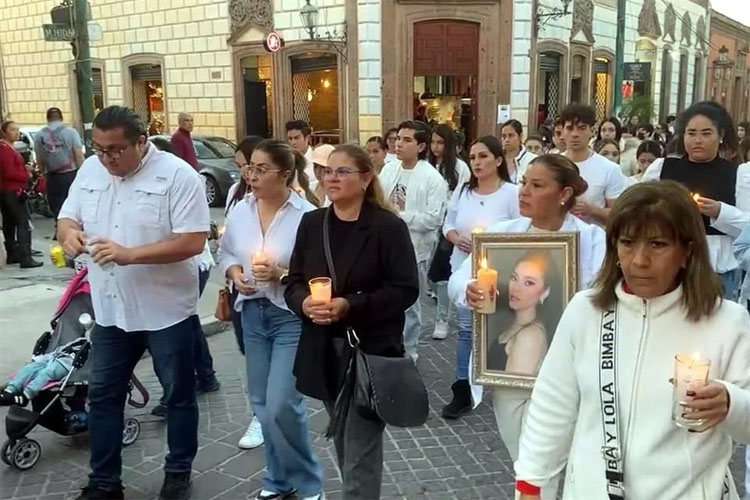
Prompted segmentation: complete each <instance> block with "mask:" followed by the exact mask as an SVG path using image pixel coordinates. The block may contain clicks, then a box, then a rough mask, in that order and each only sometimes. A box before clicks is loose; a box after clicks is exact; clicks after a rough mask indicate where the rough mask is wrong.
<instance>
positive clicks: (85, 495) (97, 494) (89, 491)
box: [76, 486, 125, 500]
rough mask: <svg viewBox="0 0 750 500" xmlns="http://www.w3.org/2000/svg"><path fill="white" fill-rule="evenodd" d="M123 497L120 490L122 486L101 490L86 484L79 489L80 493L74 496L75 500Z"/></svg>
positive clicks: (120, 499) (106, 499)
mask: <svg viewBox="0 0 750 500" xmlns="http://www.w3.org/2000/svg"><path fill="white" fill-rule="evenodd" d="M124 498H125V495H124V494H123V492H122V488H119V489H116V490H103V489H101V488H92V487H91V486H86V487H85V488H84V489H83V490H81V494H80V495H78V496H77V497H76V500H124Z"/></svg>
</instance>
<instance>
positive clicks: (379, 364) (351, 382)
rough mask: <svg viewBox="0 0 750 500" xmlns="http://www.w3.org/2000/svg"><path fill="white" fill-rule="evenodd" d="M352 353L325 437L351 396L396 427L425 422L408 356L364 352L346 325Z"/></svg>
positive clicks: (419, 385)
mask: <svg viewBox="0 0 750 500" xmlns="http://www.w3.org/2000/svg"><path fill="white" fill-rule="evenodd" d="M330 210H331V209H330V208H329V209H328V210H327V211H326V213H325V216H324V217H323V246H324V249H325V254H326V261H327V263H328V271H329V272H330V274H331V284H332V285H333V290H334V292H336V291H337V290H338V284H337V282H336V269H335V267H334V265H333V258H332V256H331V242H330V238H329V224H330ZM346 336H347V341H348V343H349V347H350V348H351V355H350V356H349V359H348V361H346V363H347V366H346V372H345V375H344V381H343V383H342V385H341V387H340V389H339V393H338V395H337V397H336V403H335V406H334V412H333V415H331V422H330V424H329V427H328V431H327V432H326V436H328V437H331V436H333V435H334V434H335V431H336V429H337V428H339V426H341V425H342V424H343V422H345V421H346V415H347V412H348V411H349V404H350V401H351V398H352V397H354V407H355V409H356V410H357V412H358V413H360V414H361V415H362V416H363V417H365V418H378V419H380V420H382V421H383V422H385V423H386V424H389V425H394V426H396V427H418V426H421V425H423V424H424V423H425V422H426V421H427V414H428V413H429V403H428V400H427V389H426V388H425V386H424V382H423V381H422V377H421V376H420V375H419V371H417V367H416V366H415V365H414V362H413V361H412V360H411V358H404V357H401V358H389V357H385V356H376V355H373V354H367V353H365V352H364V351H362V349H360V348H359V337H357V333H356V332H355V331H354V329H353V328H352V327H350V326H347V328H346Z"/></svg>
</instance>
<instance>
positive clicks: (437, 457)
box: [0, 303, 744, 500]
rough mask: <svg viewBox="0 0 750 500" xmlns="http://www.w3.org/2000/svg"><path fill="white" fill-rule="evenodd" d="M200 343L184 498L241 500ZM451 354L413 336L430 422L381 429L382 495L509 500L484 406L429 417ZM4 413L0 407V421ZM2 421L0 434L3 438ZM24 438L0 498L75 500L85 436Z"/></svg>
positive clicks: (225, 393)
mask: <svg viewBox="0 0 750 500" xmlns="http://www.w3.org/2000/svg"><path fill="white" fill-rule="evenodd" d="M425 306H426V307H425V310H426V312H427V314H425V317H426V318H428V319H427V321H428V322H429V323H428V325H429V326H431V321H432V320H431V319H429V318H430V317H431V316H432V314H434V312H433V311H434V307H433V305H432V304H431V303H430V304H427V303H425ZM209 345H210V346H211V350H212V352H213V356H214V362H215V364H216V367H217V371H218V376H219V378H220V380H221V382H222V388H221V390H220V391H219V392H217V393H214V394H209V395H202V396H199V405H200V412H201V417H200V428H199V429H200V435H199V446H200V449H199V451H198V456H197V458H196V460H195V463H194V466H193V468H194V473H193V496H192V498H193V499H195V500H209V499H223V500H240V499H243V500H244V499H250V498H253V497H252V495H253V494H254V493H255V492H256V491H257V489H259V488H260V478H261V477H262V474H263V467H264V460H263V453H262V449H256V450H250V451H242V450H240V449H238V448H237V441H238V440H239V438H240V437H241V436H242V434H243V433H244V431H245V428H246V426H247V425H248V424H249V421H250V416H249V414H248V405H247V402H246V397H245V391H246V384H245V369H244V362H243V359H242V358H241V356H240V354H239V353H238V351H237V348H236V344H235V339H234V335H233V333H232V332H231V331H225V332H223V333H221V334H218V335H214V336H212V337H210V338H209ZM454 352H455V340H446V341H442V342H440V341H433V340H431V339H430V338H429V335H428V334H427V332H425V335H423V338H422V342H421V345H420V348H419V353H420V358H419V368H420V371H421V372H422V374H423V376H424V379H425V382H426V385H427V388H428V390H429V396H430V406H431V411H430V418H429V420H428V422H427V424H426V425H425V426H424V427H421V428H417V429H409V430H406V429H397V428H389V429H388V430H387V435H386V443H385V457H384V458H385V474H384V477H383V491H382V494H383V498H406V499H445V500H447V499H471V500H474V499H483V498H488V499H510V498H513V475H512V463H511V460H510V457H509V456H508V453H507V451H506V449H505V447H504V446H503V444H502V442H501V441H500V438H499V435H498V433H497V429H496V425H495V419H494V416H493V414H492V411H491V408H490V405H488V404H487V403H483V404H482V405H480V406H479V408H478V409H477V410H476V411H475V412H474V413H472V414H470V415H468V416H466V417H465V418H463V419H461V420H458V421H452V422H449V421H445V420H443V419H442V418H440V415H439V412H440V410H441V408H442V406H443V405H444V404H445V403H446V402H447V400H448V399H449V398H450V384H451V383H452V382H453V374H454V369H453V364H454ZM137 373H138V375H139V377H141V380H143V381H144V383H145V385H146V387H147V388H148V389H149V391H150V392H151V397H152V401H153V402H152V403H150V404H149V405H148V407H147V408H146V409H144V410H136V411H134V410H133V409H132V408H130V409H128V411H127V413H128V414H129V415H133V416H137V417H138V418H139V420H140V421H141V425H142V431H141V436H140V438H139V440H138V441H137V442H136V443H135V444H133V445H132V446H131V447H129V448H127V449H125V450H124V451H123V481H124V482H125V485H126V490H125V493H126V498H129V499H151V498H155V496H156V495H157V494H158V490H159V488H160V486H161V482H162V479H163V472H162V464H163V460H164V456H165V452H166V448H165V446H166V445H165V443H166V433H165V426H164V424H163V423H162V422H160V421H159V420H157V419H155V418H154V417H152V416H151V415H150V414H149V410H150V409H151V407H152V406H153V404H155V401H156V400H157V399H158V397H159V395H160V393H161V390H160V388H159V387H158V382H157V381H156V379H155V377H154V375H153V371H152V367H151V362H150V360H149V359H144V360H142V361H141V363H140V364H139V365H138V368H137ZM309 408H310V414H311V417H310V418H311V430H312V432H313V439H314V445H315V449H316V451H317V453H318V455H319V457H320V460H321V462H322V464H323V468H324V471H325V491H326V494H327V497H328V498H329V499H339V498H341V491H340V490H341V483H340V476H339V473H338V470H337V468H336V465H335V458H334V457H335V452H334V449H333V444H332V443H331V442H329V441H327V440H325V439H324V438H323V437H322V433H323V432H324V430H325V427H326V424H327V416H326V414H325V411H323V410H322V409H321V406H320V404H318V403H317V402H315V401H309ZM5 412H6V411H5V410H2V411H1V412H0V417H4V415H5ZM2 420H3V422H2V423H0V431H2V432H3V434H4V418H3V419H2ZM31 437H33V438H34V439H37V440H38V441H39V442H40V443H41V445H42V458H41V459H40V461H39V463H38V464H37V466H36V467H35V468H33V469H31V470H29V471H27V472H25V473H21V472H18V471H16V470H13V469H10V468H7V467H5V466H3V465H1V464H0V499H11V498H12V499H21V498H23V499H32V498H33V499H37V498H38V499H44V500H63V499H70V498H73V497H75V495H76V494H77V492H78V489H79V488H80V487H81V486H82V485H84V484H85V483H86V475H87V473H88V448H87V446H88V440H87V435H85V434H84V435H81V436H75V437H68V438H66V437H61V436H58V435H55V434H53V433H51V432H48V431H45V430H35V431H34V432H32V434H31ZM742 451H744V450H742ZM742 451H738V453H737V454H736V455H735V460H734V461H733V469H734V470H733V472H734V474H735V478H739V479H740V481H738V483H740V482H741V479H742V478H743V477H744V466H743V461H742V459H743V458H744V457H743V456H742V455H741V453H742Z"/></svg>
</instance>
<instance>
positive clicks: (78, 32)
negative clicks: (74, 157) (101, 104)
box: [73, 0, 94, 155]
mask: <svg viewBox="0 0 750 500" xmlns="http://www.w3.org/2000/svg"><path fill="white" fill-rule="evenodd" d="M74 9H75V10H74V13H73V23H74V24H73V28H74V30H75V41H74V43H75V45H74V46H73V54H74V56H75V59H76V82H77V83H78V102H79V104H80V106H81V122H83V141H84V144H85V145H86V154H87V155H91V153H92V151H93V150H92V148H91V135H92V132H93V130H92V127H93V125H92V124H93V122H94V95H93V92H92V90H91V49H90V48H89V26H88V15H87V14H88V12H87V10H88V9H87V2H86V0H74Z"/></svg>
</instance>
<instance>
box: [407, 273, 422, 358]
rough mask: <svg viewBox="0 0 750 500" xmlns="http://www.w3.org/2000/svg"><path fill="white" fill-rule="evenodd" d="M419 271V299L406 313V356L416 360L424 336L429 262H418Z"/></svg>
mask: <svg viewBox="0 0 750 500" xmlns="http://www.w3.org/2000/svg"><path fill="white" fill-rule="evenodd" d="M417 270H418V271H419V297H417V301H416V302H415V303H414V305H412V306H411V307H410V308H409V309H407V310H406V311H405V312H404V349H405V350H406V355H407V356H411V357H413V358H415V357H416V356H417V347H418V346H419V337H420V335H422V294H424V293H425V291H426V290H427V261H426V260H425V261H422V262H417Z"/></svg>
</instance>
